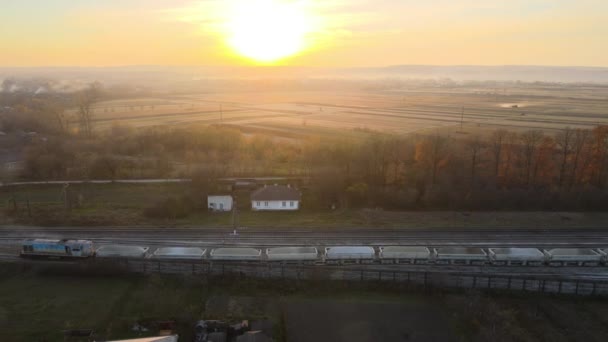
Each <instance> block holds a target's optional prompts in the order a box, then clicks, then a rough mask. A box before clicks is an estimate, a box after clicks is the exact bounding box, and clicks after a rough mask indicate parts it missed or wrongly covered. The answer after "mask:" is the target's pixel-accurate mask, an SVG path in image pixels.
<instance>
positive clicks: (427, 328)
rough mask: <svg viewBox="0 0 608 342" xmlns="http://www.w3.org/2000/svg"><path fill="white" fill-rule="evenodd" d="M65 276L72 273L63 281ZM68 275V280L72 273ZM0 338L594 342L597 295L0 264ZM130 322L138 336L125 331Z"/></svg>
mask: <svg viewBox="0 0 608 342" xmlns="http://www.w3.org/2000/svg"><path fill="white" fill-rule="evenodd" d="M66 274H71V275H66ZM76 274H77V275H76ZM0 275H1V277H0V329H2V341H11V342H20V341H24V342H25V341H28V342H30V341H47V342H51V341H63V336H62V331H63V330H66V329H94V330H95V331H96V332H97V336H98V337H97V338H98V339H104V338H107V339H118V338H127V337H135V336H145V335H153V334H155V333H156V331H155V330H154V322H157V321H164V320H175V321H176V323H177V330H178V333H179V334H180V341H189V340H190V339H191V338H192V327H193V325H194V323H195V322H196V321H197V320H199V319H224V320H232V321H240V320H242V319H251V320H263V321H265V322H267V323H268V324H269V325H270V327H269V331H271V332H272V333H273V334H274V336H275V338H276V341H277V342H281V341H298V342H299V341H311V340H314V341H320V342H325V341H328V342H329V341H332V342H340V341H353V342H359V341H360V342H365V341H369V340H370V339H369V338H370V337H373V338H376V339H379V340H381V341H393V340H401V339H403V338H405V337H407V339H403V340H406V341H490V340H492V341H552V342H554V341H582V340H585V341H603V340H604V338H605V336H606V335H607V334H608V324H606V323H608V318H606V317H608V316H607V315H606V314H607V313H608V302H607V301H606V300H605V299H598V298H567V297H549V296H538V295H536V294H534V295H532V294H530V295H507V294H502V295H501V294H493V295H489V294H483V293H479V292H470V293H462V292H454V293H450V292H441V291H433V292H431V293H425V292H420V290H416V289H408V288H406V287H394V286H389V285H386V284H385V285H378V284H374V283H366V284H346V283H342V282H318V281H315V282H300V283H297V282H277V281H270V280H251V279H249V280H247V279H242V278H241V279H238V278H226V279H218V278H212V279H207V280H205V279H193V278H174V277H165V278H161V277H158V276H150V277H138V276H126V275H116V274H114V275H112V274H107V273H106V274H102V273H99V272H92V271H90V270H89V271H82V270H81V271H79V272H74V270H73V269H68V270H67V271H66V270H65V269H63V268H61V269H60V268H58V267H56V266H53V267H52V268H51V267H50V266H39V267H38V268H37V269H29V268H28V269H21V268H20V267H18V266H17V265H14V264H0ZM135 323H140V324H142V325H144V326H148V327H150V329H151V330H150V331H149V332H147V333H136V332H133V331H132V330H131V327H132V326H133V325H134V324H135Z"/></svg>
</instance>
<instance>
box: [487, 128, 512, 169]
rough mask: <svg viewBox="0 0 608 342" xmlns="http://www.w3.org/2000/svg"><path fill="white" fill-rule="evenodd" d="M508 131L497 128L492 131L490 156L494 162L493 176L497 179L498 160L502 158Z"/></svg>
mask: <svg viewBox="0 0 608 342" xmlns="http://www.w3.org/2000/svg"><path fill="white" fill-rule="evenodd" d="M508 134H509V132H508V131H506V130H504V129H499V130H496V131H494V133H492V138H491V149H492V158H493V163H494V177H495V179H498V172H499V170H500V162H501V160H502V156H503V152H504V146H505V142H506V140H507V136H508Z"/></svg>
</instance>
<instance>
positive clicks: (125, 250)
mask: <svg viewBox="0 0 608 342" xmlns="http://www.w3.org/2000/svg"><path fill="white" fill-rule="evenodd" d="M149 249H150V248H149V247H141V246H126V245H106V246H102V247H99V248H98V249H97V251H96V253H95V255H96V257H97V258H145V257H146V253H148V250H149Z"/></svg>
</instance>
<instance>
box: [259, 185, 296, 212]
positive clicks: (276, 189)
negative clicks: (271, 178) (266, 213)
mask: <svg viewBox="0 0 608 342" xmlns="http://www.w3.org/2000/svg"><path fill="white" fill-rule="evenodd" d="M301 199H302V194H301V193H300V191H298V190H297V189H295V188H292V187H291V186H289V185H287V186H285V185H276V184H275V185H267V186H266V185H265V186H264V187H263V188H260V189H257V190H256V191H254V192H253V193H252V194H251V209H252V210H298V209H300V201H301Z"/></svg>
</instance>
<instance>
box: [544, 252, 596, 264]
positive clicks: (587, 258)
mask: <svg viewBox="0 0 608 342" xmlns="http://www.w3.org/2000/svg"><path fill="white" fill-rule="evenodd" d="M544 253H545V255H546V256H547V259H548V263H549V265H551V266H598V265H599V264H600V263H601V261H602V255H601V254H600V253H598V252H596V251H594V250H593V249H590V248H554V249H549V250H544Z"/></svg>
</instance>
